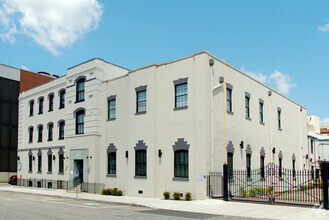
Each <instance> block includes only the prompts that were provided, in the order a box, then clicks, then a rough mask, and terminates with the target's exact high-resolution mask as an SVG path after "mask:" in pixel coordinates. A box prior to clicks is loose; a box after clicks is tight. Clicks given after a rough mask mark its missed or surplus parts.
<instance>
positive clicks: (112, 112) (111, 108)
mask: <svg viewBox="0 0 329 220" xmlns="http://www.w3.org/2000/svg"><path fill="white" fill-rule="evenodd" d="M107 102H108V119H112V120H113V119H115V118H116V98H115V96H111V97H109V98H108V101H107Z"/></svg>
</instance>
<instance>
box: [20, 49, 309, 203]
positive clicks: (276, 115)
mask: <svg viewBox="0 0 329 220" xmlns="http://www.w3.org/2000/svg"><path fill="white" fill-rule="evenodd" d="M306 115H307V111H306V109H305V108H304V107H303V106H301V105H300V104H298V103H296V102H294V101H292V100H290V99H289V98H287V97H285V96H283V95H282V94H280V93H278V92H276V91H275V90H273V89H271V88H269V87H268V86H266V85H264V84H262V83H260V82H258V81H257V80H255V79H254V78H252V77H250V76H249V75H246V74H245V73H243V72H242V71H240V70H238V69H236V68H234V67H232V66H231V65H229V64H227V63H225V62H223V61H222V60H221V59H219V58H217V57H215V56H213V55H212V54H210V53H208V52H207V51H201V52H198V53H195V54H192V55H190V56H186V57H183V58H180V59H176V60H173V61H169V62H166V63H161V64H151V65H148V66H144V67H141V68H138V69H134V70H128V69H126V68H123V67H120V66H117V65H114V64H112V63H109V62H106V61H104V60H102V59H99V58H95V59H92V60H89V61H87V62H84V63H82V64H79V65H76V66H74V67H71V68H69V69H68V71H67V74H66V75H65V76H63V77H61V78H58V79H55V80H52V81H50V82H47V83H46V84H43V85H41V86H38V87H36V88H33V89H30V90H28V91H24V92H22V93H21V94H20V97H19V131H18V132H19V138H18V146H19V149H18V156H19V159H20V160H19V163H21V165H22V169H21V170H19V171H18V174H19V177H20V181H19V184H20V185H25V186H33V187H49V188H66V187H67V188H70V187H72V186H73V185H74V181H75V180H76V179H78V180H79V181H81V182H83V188H84V190H86V191H100V190H101V189H102V188H118V189H121V190H123V192H124V194H125V195H129V196H145V197H161V196H162V193H163V192H165V191H170V192H174V191H177V192H181V193H183V194H185V193H186V192H191V193H192V195H193V197H194V198H197V199H204V198H206V195H207V194H206V191H207V184H206V180H205V176H206V175H207V174H208V173H209V172H210V171H222V167H223V164H224V163H227V164H228V165H229V168H230V169H254V168H259V167H262V166H263V167H264V165H266V164H268V163H275V164H277V165H279V166H281V167H286V168H290V169H292V168H293V167H294V168H296V169H298V168H302V167H303V164H304V161H303V156H304V155H305V154H306V152H307V150H308V143H307V123H306ZM76 171H77V172H76Z"/></svg>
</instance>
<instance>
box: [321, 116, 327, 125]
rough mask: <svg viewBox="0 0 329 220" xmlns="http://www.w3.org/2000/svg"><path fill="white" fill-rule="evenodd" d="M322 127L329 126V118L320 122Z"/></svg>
mask: <svg viewBox="0 0 329 220" xmlns="http://www.w3.org/2000/svg"><path fill="white" fill-rule="evenodd" d="M320 125H321V126H329V118H325V119H322V120H321V121H320Z"/></svg>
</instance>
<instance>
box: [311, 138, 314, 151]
mask: <svg viewBox="0 0 329 220" xmlns="http://www.w3.org/2000/svg"><path fill="white" fill-rule="evenodd" d="M313 148H314V140H313V139H311V154H313Z"/></svg>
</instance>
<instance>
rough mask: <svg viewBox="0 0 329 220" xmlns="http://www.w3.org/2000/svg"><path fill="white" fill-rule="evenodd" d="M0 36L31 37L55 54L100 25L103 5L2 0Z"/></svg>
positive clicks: (90, 0) (82, 0) (81, 0)
mask: <svg viewBox="0 0 329 220" xmlns="http://www.w3.org/2000/svg"><path fill="white" fill-rule="evenodd" d="M0 2H1V7H0V25H1V30H0V38H1V39H2V40H3V41H9V42H11V43H13V42H14V41H15V35H16V34H24V35H27V36H29V37H31V38H32V39H33V40H34V41H35V42H36V43H38V44H40V45H41V46H43V47H45V48H46V49H47V50H49V51H50V52H51V53H53V54H54V55H58V54H59V52H58V48H60V47H63V48H64V47H69V46H70V45H72V44H73V43H74V42H75V41H76V40H77V39H78V38H79V37H82V36H83V35H84V34H86V33H87V32H89V31H92V30H94V29H96V28H97V27H98V23H99V21H100V19H101V16H102V14H103V6H102V5H101V4H100V3H99V2H98V1H97V0H47V1H44V0H0Z"/></svg>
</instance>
